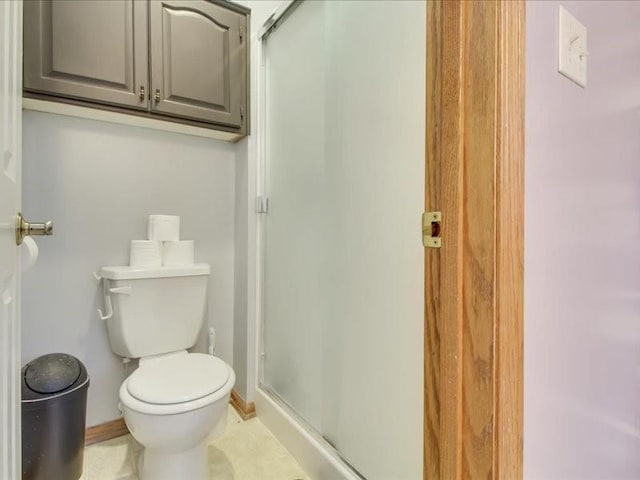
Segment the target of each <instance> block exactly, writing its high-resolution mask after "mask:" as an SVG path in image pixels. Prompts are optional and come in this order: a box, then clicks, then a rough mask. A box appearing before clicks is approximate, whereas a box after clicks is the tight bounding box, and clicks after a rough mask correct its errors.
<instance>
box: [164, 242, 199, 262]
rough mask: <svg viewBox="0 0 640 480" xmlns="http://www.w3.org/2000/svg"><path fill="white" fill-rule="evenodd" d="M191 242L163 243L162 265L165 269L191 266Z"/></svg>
mask: <svg viewBox="0 0 640 480" xmlns="http://www.w3.org/2000/svg"><path fill="white" fill-rule="evenodd" d="M193 257H194V255H193V240H180V241H177V242H163V244H162V264H163V265H164V266H165V267H176V266H180V265H193Z"/></svg>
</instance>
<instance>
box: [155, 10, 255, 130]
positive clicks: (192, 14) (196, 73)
mask: <svg viewBox="0 0 640 480" xmlns="http://www.w3.org/2000/svg"><path fill="white" fill-rule="evenodd" d="M150 24H151V36H150V38H151V41H150V43H151V88H152V92H151V93H152V100H151V111H155V112H158V113H163V114H167V115H175V116H179V117H186V118H191V119H195V120H201V121H206V122H212V123H218V124H222V125H228V126H233V127H240V126H241V125H242V121H243V114H242V113H241V111H242V110H243V109H244V106H243V103H244V98H245V94H246V90H245V85H246V70H247V66H246V48H245V41H246V40H244V39H243V38H242V37H243V36H245V35H246V34H245V33H244V32H245V31H246V17H245V16H244V15H241V14H239V13H236V12H232V11H230V10H227V9H225V8H224V7H221V6H219V5H215V4H213V3H211V2H208V1H204V0H201V1H195V0H194V1H187V0H183V1H181V0H162V1H152V2H151V3H150Z"/></svg>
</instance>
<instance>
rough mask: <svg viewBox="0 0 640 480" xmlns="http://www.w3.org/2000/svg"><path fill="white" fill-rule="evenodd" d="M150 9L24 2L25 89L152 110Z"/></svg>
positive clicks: (83, 0)
mask: <svg viewBox="0 0 640 480" xmlns="http://www.w3.org/2000/svg"><path fill="white" fill-rule="evenodd" d="M147 12H148V11H147V2H141V1H135V0H32V1H27V2H24V89H25V90H29V91H34V92H40V93H46V94H51V95H57V96H62V97H70V98H77V99H82V100H90V101H95V102H101V103H108V104H113V105H124V106H127V107H129V108H131V107H134V108H138V109H143V110H147V109H148V95H147V94H146V93H147V91H148V71H149V68H148V66H149V62H148V41H147V27H148V16H147V15H148V13H147ZM141 88H144V90H145V93H144V94H142V93H141Z"/></svg>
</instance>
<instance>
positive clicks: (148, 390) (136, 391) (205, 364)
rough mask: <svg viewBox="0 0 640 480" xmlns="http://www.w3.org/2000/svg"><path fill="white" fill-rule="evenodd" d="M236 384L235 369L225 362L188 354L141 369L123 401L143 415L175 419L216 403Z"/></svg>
mask: <svg viewBox="0 0 640 480" xmlns="http://www.w3.org/2000/svg"><path fill="white" fill-rule="evenodd" d="M190 368H191V370H188V369H190ZM234 383H235V373H234V372H233V369H232V368H231V367H230V366H229V365H227V364H226V363H225V362H224V361H222V360H221V359H219V358H217V357H213V356H211V355H205V354H201V353H186V352H184V353H181V354H176V355H170V356H167V357H166V358H158V359H154V360H152V361H151V362H147V363H145V364H143V365H141V366H140V368H138V370H136V371H135V372H134V373H132V374H131V375H130V376H129V377H128V378H127V379H126V380H125V381H124V382H123V383H122V385H121V387H120V401H121V402H122V403H123V404H124V405H125V406H126V407H128V408H130V409H132V410H135V411H138V412H141V413H146V414H151V415H174V414H178V413H184V412H188V411H191V410H196V409H198V408H202V407H205V406H207V405H209V404H211V403H213V402H215V401H216V400H218V399H220V398H222V397H223V396H225V395H227V394H229V392H230V391H231V389H232V388H233V385H234Z"/></svg>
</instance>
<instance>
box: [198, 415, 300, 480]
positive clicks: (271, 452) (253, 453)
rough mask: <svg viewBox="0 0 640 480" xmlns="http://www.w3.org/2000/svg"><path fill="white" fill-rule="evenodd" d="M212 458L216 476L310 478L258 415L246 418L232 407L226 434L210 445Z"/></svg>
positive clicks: (222, 478)
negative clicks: (244, 419)
mask: <svg viewBox="0 0 640 480" xmlns="http://www.w3.org/2000/svg"><path fill="white" fill-rule="evenodd" d="M209 460H210V464H211V474H212V475H211V476H212V478H213V479H216V480H218V479H220V480H297V479H301V480H307V479H308V476H307V475H306V474H305V473H304V472H303V471H302V469H301V468H300V466H299V465H298V464H297V462H296V461H295V459H294V458H293V457H292V456H291V454H290V453H289V452H288V451H287V450H286V449H285V448H284V447H283V446H282V445H281V444H280V442H278V440H277V439H276V438H275V437H274V436H273V435H272V434H271V432H270V431H269V430H268V429H267V428H266V427H265V426H264V425H263V424H262V422H260V420H259V419H258V418H252V419H250V420H247V421H246V422H243V421H242V420H241V419H240V417H239V416H238V415H237V413H236V412H235V410H233V409H232V408H231V409H230V412H229V423H228V425H227V431H226V433H225V435H224V436H223V437H222V438H220V439H218V440H216V441H214V442H212V444H211V445H210V446H209ZM216 475H217V476H216Z"/></svg>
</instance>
